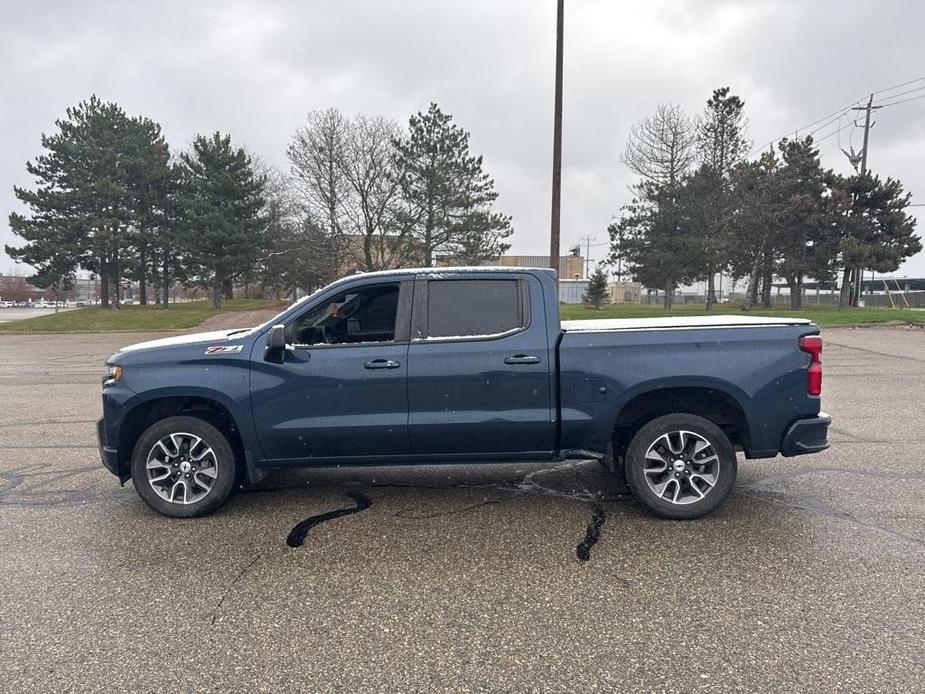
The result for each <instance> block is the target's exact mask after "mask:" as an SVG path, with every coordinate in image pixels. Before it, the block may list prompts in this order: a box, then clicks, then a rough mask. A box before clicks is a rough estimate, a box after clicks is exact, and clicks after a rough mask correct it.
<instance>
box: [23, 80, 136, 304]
mask: <svg viewBox="0 0 925 694" xmlns="http://www.w3.org/2000/svg"><path fill="white" fill-rule="evenodd" d="M55 125H56V126H57V132H55V133H53V134H52V135H42V147H43V148H44V149H45V150H46V152H45V153H44V154H42V155H40V156H39V157H38V158H36V159H35V161H30V162H28V163H27V164H26V170H27V171H28V172H29V173H30V174H31V175H32V176H34V177H35V179H36V182H37V187H36V189H35V190H28V189H25V188H15V189H14V193H15V195H16V197H17V198H18V199H19V200H20V201H21V202H22V203H23V204H25V205H26V207H28V208H29V210H30V213H29V214H28V215H21V214H18V213H13V214H11V215H10V227H11V229H12V230H13V232H14V233H15V234H17V235H18V236H21V237H22V238H24V239H25V240H26V241H27V243H26V245H24V246H22V247H19V248H13V247H7V253H9V255H10V256H11V257H12V258H15V259H17V260H20V261H22V262H26V263H29V264H30V265H32V266H33V267H35V268H36V270H37V272H38V274H37V275H36V278H35V281H36V282H38V283H40V284H43V285H44V286H56V287H61V288H64V287H66V285H67V284H68V283H69V282H70V278H71V277H72V276H73V274H74V272H75V270H76V268H77V267H78V266H80V267H83V268H85V269H87V270H90V271H92V272H97V273H99V275H100V279H101V283H102V290H103V291H102V297H101V298H102V302H103V305H104V306H109V305H110V300H111V298H112V299H114V300H115V301H114V302H113V305H114V306H115V307H116V308H118V296H119V291H118V290H119V280H120V278H121V277H122V274H123V268H122V259H123V256H124V255H125V254H126V252H127V249H128V248H129V245H130V240H129V238H128V232H129V226H130V224H131V222H132V197H131V194H130V192H129V190H128V183H127V180H126V177H127V174H128V157H127V156H126V152H127V151H129V150H130V149H131V146H130V143H129V140H130V138H131V133H132V128H131V123H130V120H129V119H128V117H126V115H125V113H124V112H123V111H122V109H121V108H120V107H119V106H118V105H117V104H114V103H103V102H102V101H100V100H99V99H98V98H97V97H96V96H91V97H90V99H89V100H87V101H83V102H81V103H80V104H78V105H77V106H74V107H71V108H68V109H67V116H66V117H65V118H63V119H59V120H57V121H55Z"/></svg>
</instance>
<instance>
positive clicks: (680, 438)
mask: <svg viewBox="0 0 925 694" xmlns="http://www.w3.org/2000/svg"><path fill="white" fill-rule="evenodd" d="M735 478H736V455H735V451H734V450H733V448H732V444H731V443H730V442H729V439H728V438H727V437H726V434H725V433H723V430H722V429H720V428H719V427H718V426H716V425H715V424H714V423H713V422H711V421H710V420H708V419H704V418H703V417H698V416H697V415H693V414H670V415H665V416H664V417H658V418H657V419H653V420H652V421H651V422H648V423H647V424H645V425H644V426H643V427H642V428H641V429H639V431H637V432H636V434H635V436H633V438H632V440H631V441H630V444H629V446H628V447H627V450H626V480H627V484H628V485H629V488H630V490H631V491H632V493H633V496H634V497H635V498H636V500H637V501H639V503H641V504H642V505H643V506H645V507H646V508H648V509H649V510H651V511H653V512H654V513H655V514H656V515H659V516H661V517H662V518H673V519H677V520H687V519H691V518H699V517H701V516H704V515H706V514H707V513H710V512H711V511H713V510H714V509H716V508H717V507H718V506H719V505H720V504H721V503H723V501H725V500H726V497H727V496H729V493H730V492H731V491H732V487H733V485H734V484H735Z"/></svg>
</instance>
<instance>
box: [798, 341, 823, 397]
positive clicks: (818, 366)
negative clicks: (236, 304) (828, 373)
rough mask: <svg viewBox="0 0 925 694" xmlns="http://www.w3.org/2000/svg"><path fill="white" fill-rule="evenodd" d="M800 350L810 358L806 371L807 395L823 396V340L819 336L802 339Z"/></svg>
mask: <svg viewBox="0 0 925 694" xmlns="http://www.w3.org/2000/svg"><path fill="white" fill-rule="evenodd" d="M800 349H801V350H803V351H804V352H806V353H807V354H809V356H810V362H809V368H808V369H807V370H806V394H807V395H822V338H821V337H819V336H818V335H806V336H804V337H801V338H800Z"/></svg>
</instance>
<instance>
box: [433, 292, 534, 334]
mask: <svg viewBox="0 0 925 694" xmlns="http://www.w3.org/2000/svg"><path fill="white" fill-rule="evenodd" d="M523 325H524V312H523V310H522V307H521V299H520V285H519V283H518V282H517V280H432V281H430V282H428V283H427V336H428V337H468V336H473V335H497V334H499V333H504V332H508V331H509V330H516V329H518V328H522V327H523Z"/></svg>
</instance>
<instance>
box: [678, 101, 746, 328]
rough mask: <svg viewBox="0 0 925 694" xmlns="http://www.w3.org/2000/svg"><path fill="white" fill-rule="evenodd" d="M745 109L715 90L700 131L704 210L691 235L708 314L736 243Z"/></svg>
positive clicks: (700, 196) (741, 103)
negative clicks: (696, 243) (735, 193)
mask: <svg viewBox="0 0 925 694" xmlns="http://www.w3.org/2000/svg"><path fill="white" fill-rule="evenodd" d="M744 109H745V103H744V102H743V101H742V100H741V99H740V98H739V97H737V96H735V95H730V93H729V87H722V88H720V89H715V90H714V91H713V95H712V96H711V97H710V99H709V100H708V101H707V105H706V108H705V109H704V112H703V115H702V116H701V119H700V124H699V127H698V138H697V149H698V154H699V157H700V162H701V167H700V170H699V171H698V175H699V177H700V181H699V185H700V187H701V194H700V195H699V197H698V201H699V204H700V206H701V208H702V209H701V212H700V213H699V214H698V215H697V217H698V218H699V224H698V225H697V226H696V228H695V229H693V230H692V231H693V232H694V233H696V234H697V235H698V237H699V238H700V245H701V253H700V255H701V257H702V260H703V267H702V270H701V273H700V274H701V277H703V278H704V279H706V281H707V302H706V307H707V310H710V308H711V307H712V306H713V304H714V303H716V290H715V288H714V282H715V276H716V273H717V272H722V271H723V270H725V269H726V266H727V264H728V258H729V255H730V252H731V245H732V242H733V240H732V237H731V233H730V227H729V223H728V222H729V219H730V218H731V216H732V214H733V212H734V209H735V207H734V202H733V200H732V198H731V196H730V191H731V181H732V171H733V170H734V168H735V167H736V165H737V164H738V163H739V162H740V161H742V160H743V159H744V158H745V156H746V154H747V152H748V141H747V140H746V139H745V137H744V134H745V127H746V125H747V121H746V119H745V113H744Z"/></svg>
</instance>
